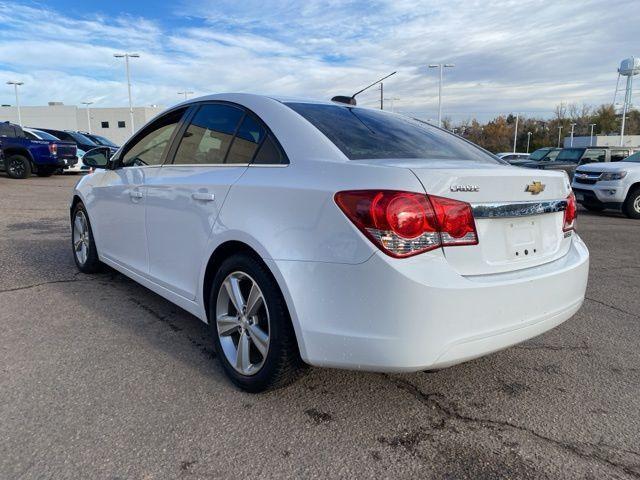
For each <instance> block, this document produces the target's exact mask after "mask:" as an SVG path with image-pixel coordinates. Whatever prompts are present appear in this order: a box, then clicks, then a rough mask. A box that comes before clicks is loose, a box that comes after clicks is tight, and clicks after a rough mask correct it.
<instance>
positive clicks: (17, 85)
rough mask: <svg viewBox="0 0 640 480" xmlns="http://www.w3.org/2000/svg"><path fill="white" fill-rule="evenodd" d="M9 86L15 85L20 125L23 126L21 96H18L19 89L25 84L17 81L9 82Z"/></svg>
mask: <svg viewBox="0 0 640 480" xmlns="http://www.w3.org/2000/svg"><path fill="white" fill-rule="evenodd" d="M7 85H13V88H14V90H15V92H16V108H17V109H18V125H20V126H22V114H21V112H20V95H18V87H19V86H20V85H24V82H17V81H15V80H9V81H8V82H7Z"/></svg>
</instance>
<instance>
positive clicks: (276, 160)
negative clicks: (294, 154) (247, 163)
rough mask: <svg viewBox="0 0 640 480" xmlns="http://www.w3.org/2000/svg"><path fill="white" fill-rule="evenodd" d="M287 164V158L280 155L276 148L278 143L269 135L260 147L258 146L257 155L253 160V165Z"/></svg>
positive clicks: (280, 152)
mask: <svg viewBox="0 0 640 480" xmlns="http://www.w3.org/2000/svg"><path fill="white" fill-rule="evenodd" d="M286 163H288V160H287V158H286V157H285V156H284V153H282V150H281V149H280V147H279V146H278V143H277V142H276V140H275V139H274V138H273V136H272V135H271V134H269V136H267V138H266V139H265V140H264V142H263V143H262V145H261V146H260V150H258V154H257V155H256V157H255V158H254V159H253V164H254V165H277V164H286Z"/></svg>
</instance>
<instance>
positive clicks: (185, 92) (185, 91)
mask: <svg viewBox="0 0 640 480" xmlns="http://www.w3.org/2000/svg"><path fill="white" fill-rule="evenodd" d="M178 95H184V99H185V100H186V99H187V98H188V96H189V95H193V92H189V91H187V89H186V88H185V90H184V92H178Z"/></svg>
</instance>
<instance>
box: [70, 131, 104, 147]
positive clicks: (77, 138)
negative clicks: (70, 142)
mask: <svg viewBox="0 0 640 480" xmlns="http://www.w3.org/2000/svg"><path fill="white" fill-rule="evenodd" d="M69 135H71V136H72V137H73V138H74V140H75V141H76V142H79V143H84V144H87V145H95V146H96V147H97V146H98V144H97V143H96V142H94V141H93V140H91V139H90V138H89V137H85V136H84V135H82V134H81V133H77V132H69Z"/></svg>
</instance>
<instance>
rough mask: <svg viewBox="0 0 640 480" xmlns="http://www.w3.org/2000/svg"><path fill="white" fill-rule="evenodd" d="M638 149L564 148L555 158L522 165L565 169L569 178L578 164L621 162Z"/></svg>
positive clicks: (547, 168)
mask: <svg viewBox="0 0 640 480" xmlns="http://www.w3.org/2000/svg"><path fill="white" fill-rule="evenodd" d="M637 150H638V149H637V148H630V147H585V148H563V149H562V150H561V151H560V153H558V155H557V156H556V157H555V159H552V160H550V161H547V160H545V159H541V160H537V161H531V162H525V163H523V164H522V165H521V166H522V167H527V168H536V169H541V170H564V171H565V172H567V175H569V178H573V174H574V172H575V170H576V168H577V167H578V165H585V164H588V163H604V162H619V161H620V160H624V159H625V158H627V157H628V156H629V155H632V154H633V153H634V152H636V151H637Z"/></svg>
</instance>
